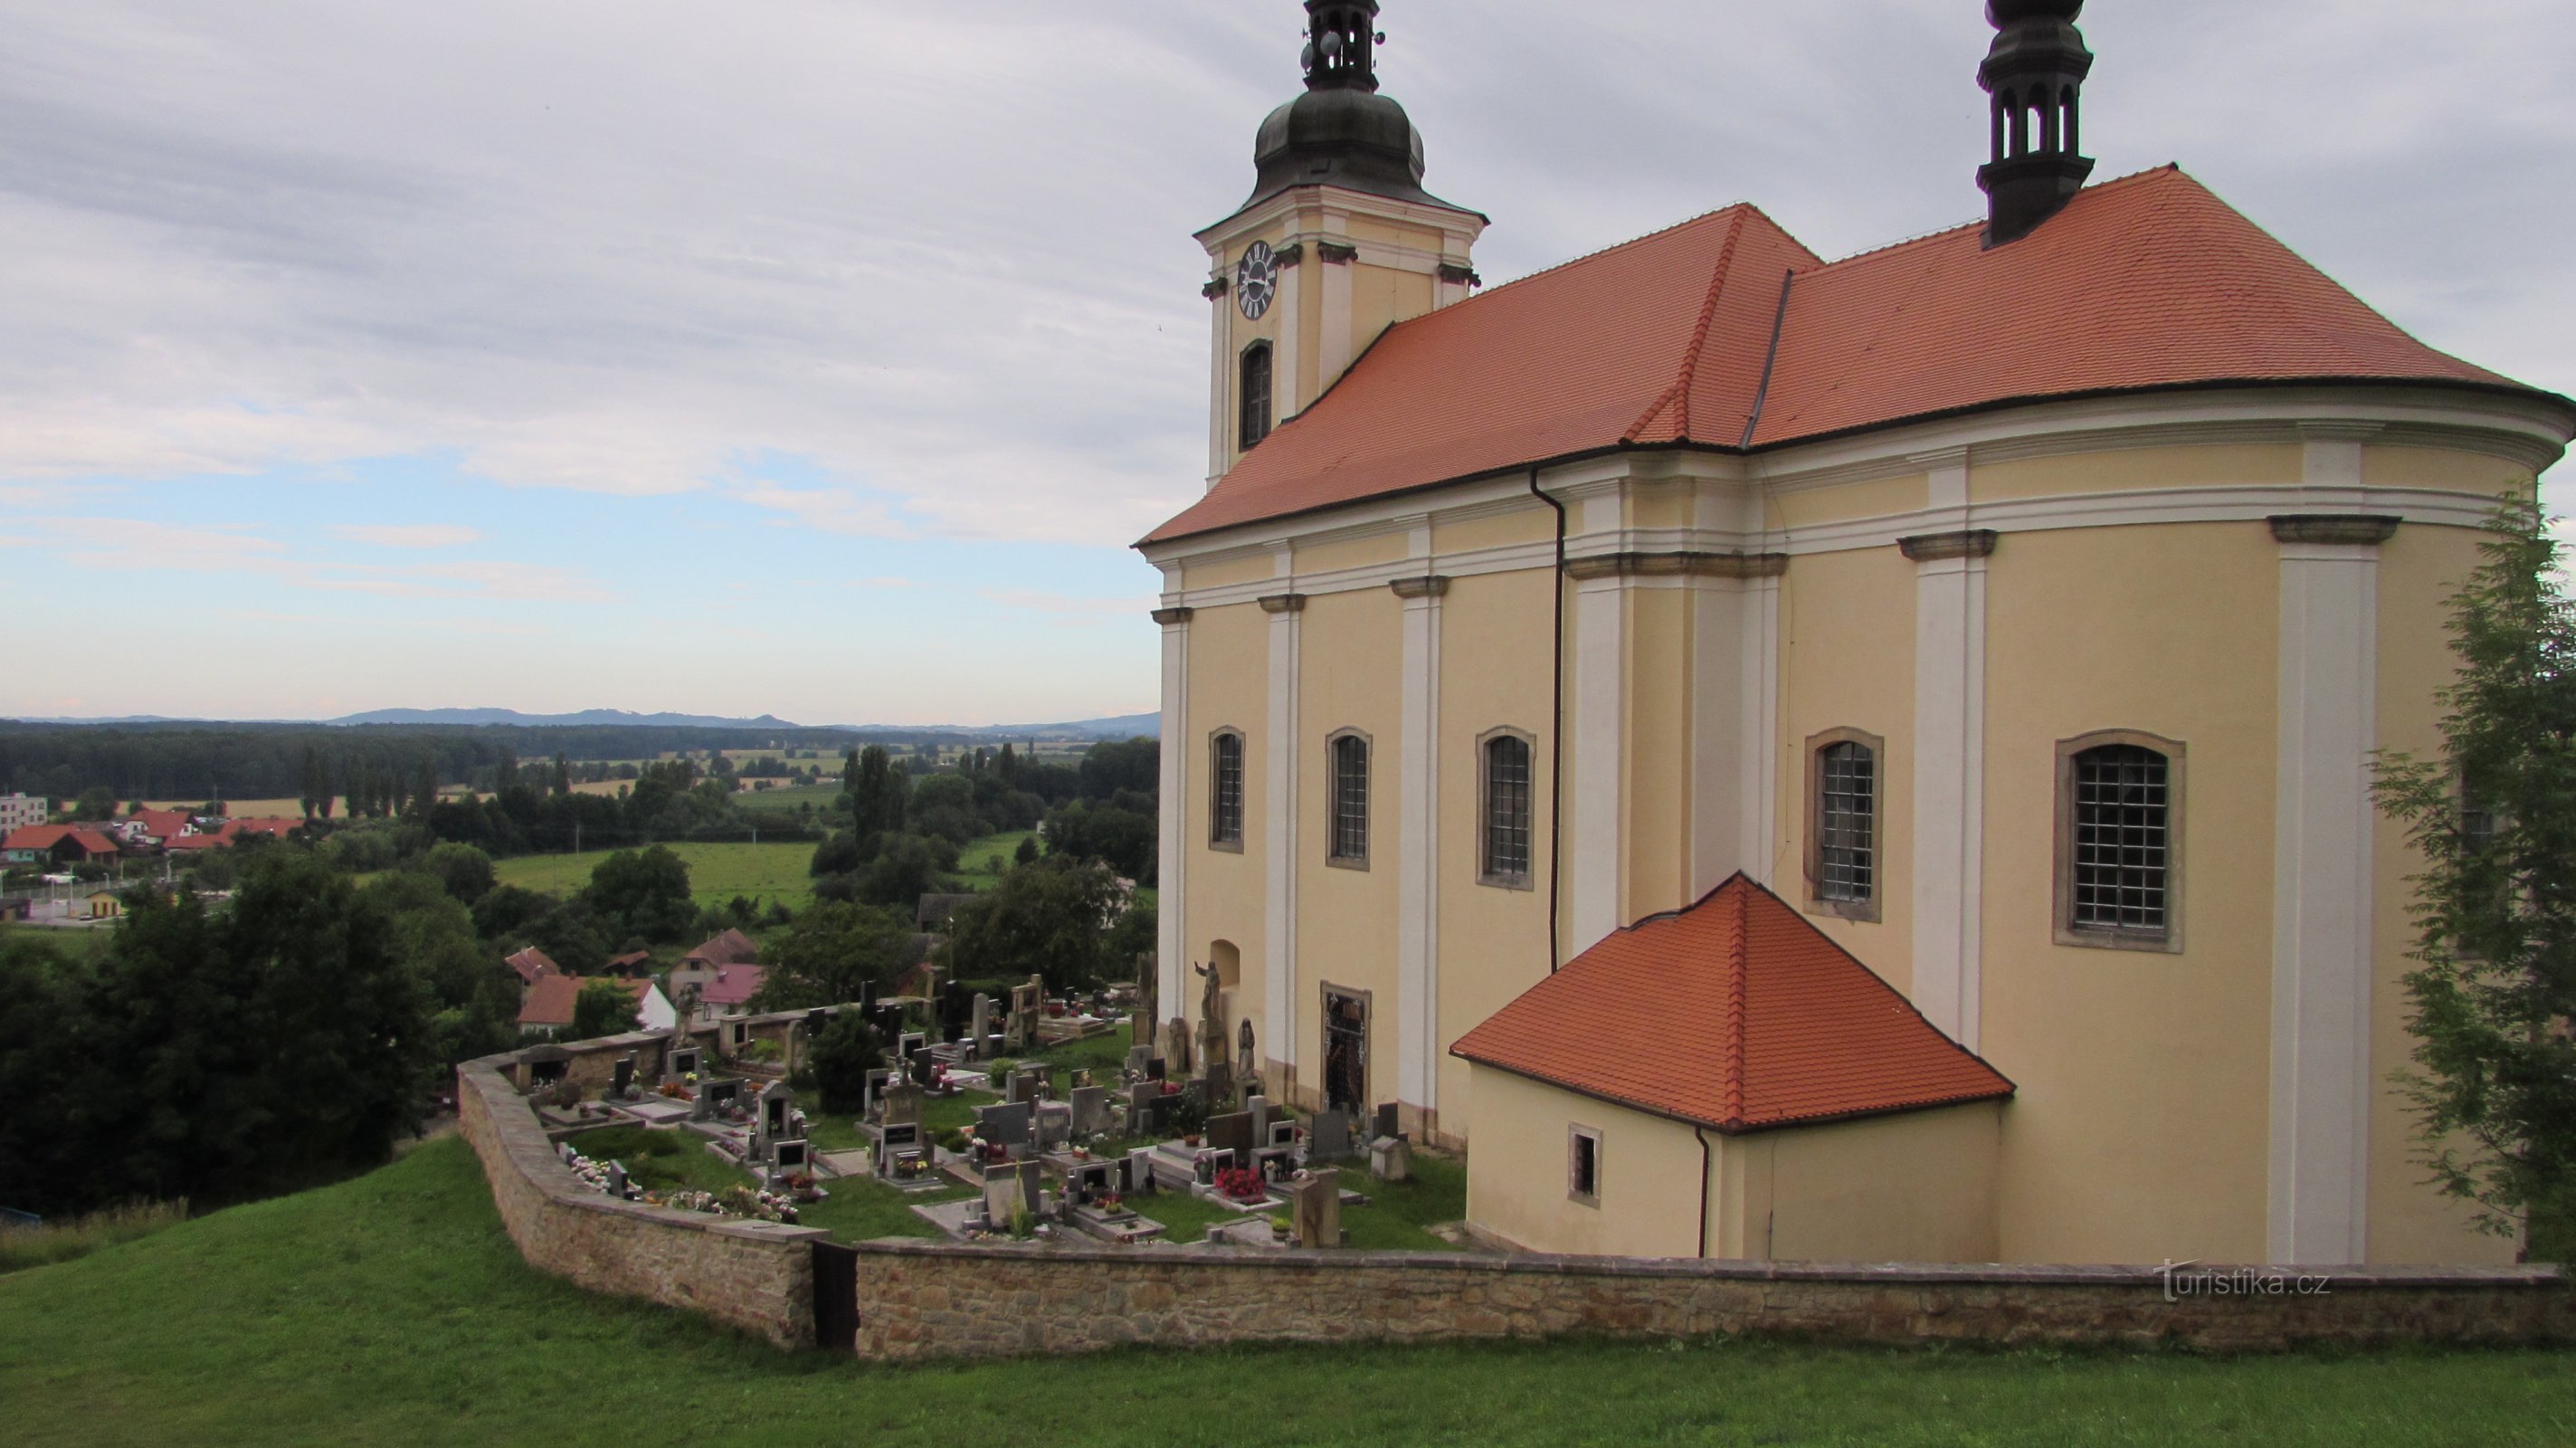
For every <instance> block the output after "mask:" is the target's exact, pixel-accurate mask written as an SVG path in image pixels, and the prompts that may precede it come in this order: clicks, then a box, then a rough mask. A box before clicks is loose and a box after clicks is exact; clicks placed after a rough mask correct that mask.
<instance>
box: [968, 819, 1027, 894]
mask: <svg viewBox="0 0 2576 1448" xmlns="http://www.w3.org/2000/svg"><path fill="white" fill-rule="evenodd" d="M1035 833H1037V832H1036V831H1035V830H1006V831H1004V832H1002V833H1001V834H998V835H985V836H982V837H981V838H978V839H972V840H968V841H967V842H966V843H965V844H964V845H961V846H959V847H958V850H957V878H958V879H959V880H960V881H962V882H964V883H963V884H962V885H961V886H960V888H961V889H967V890H990V889H992V888H993V887H994V886H995V885H998V884H1000V883H1002V875H1003V873H1004V872H1006V871H1008V870H1009V869H1010V868H1011V865H1012V863H1013V858H1014V856H1015V855H1016V854H1017V853H1018V851H1019V848H1020V841H1022V840H1025V839H1027V838H1028V837H1029V836H1031V835H1033V834H1035ZM996 855H998V856H1000V857H1001V860H1002V868H1001V869H1000V870H990V869H986V868H985V867H986V866H987V865H990V864H991V863H992V862H993V857H994V856H996Z"/></svg>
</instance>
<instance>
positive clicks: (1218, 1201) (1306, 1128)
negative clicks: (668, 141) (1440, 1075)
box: [501, 977, 1472, 1251]
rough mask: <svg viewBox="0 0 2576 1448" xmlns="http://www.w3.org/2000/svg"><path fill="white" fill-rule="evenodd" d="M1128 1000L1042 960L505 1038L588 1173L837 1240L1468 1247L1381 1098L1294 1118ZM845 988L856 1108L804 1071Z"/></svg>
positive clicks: (518, 1076)
mask: <svg viewBox="0 0 2576 1448" xmlns="http://www.w3.org/2000/svg"><path fill="white" fill-rule="evenodd" d="M1133 998H1134V992H1133V990H1132V989H1129V988H1117V989H1113V990H1110V991H1106V992H1102V993H1100V994H1099V995H1098V996H1097V997H1095V998H1092V999H1088V1000H1066V999H1062V998H1054V999H1051V998H1049V997H1048V995H1047V994H1046V991H1045V986H1044V983H1043V981H1042V980H1039V979H1037V978H1034V977H1032V978H1031V979H1030V980H1029V981H1027V982H1026V983H1024V984H1020V985H1015V986H1013V987H1012V988H1011V990H1010V993H1009V995H1008V997H1007V998H1004V999H996V998H993V997H988V996H986V995H983V994H973V995H971V996H967V997H966V998H964V999H962V1000H958V999H953V998H948V994H947V993H941V994H938V995H926V996H893V997H886V998H883V999H877V998H873V997H871V998H867V999H863V1000H861V1001H858V1002H854V1003H852V1004H850V1005H848V1006H843V1007H834V1008H829V1009H823V1010H816V1011H808V1012H786V1013H778V1014H775V1015H769V1016H754V1017H745V1018H735V1019H730V1020H726V1021H723V1022H720V1023H718V1024H717V1025H716V1026H712V1027H702V1028H699V1029H697V1030H680V1031H671V1032H658V1031H645V1032H632V1033H627V1034H621V1035H616V1036H608V1037H602V1038H599V1039H597V1040H591V1041H580V1042H570V1043H545V1044H540V1045H535V1046H531V1047H528V1048H526V1049H523V1050H521V1051H519V1052H516V1053H514V1054H513V1055H511V1056H509V1057H506V1058H501V1059H504V1060H506V1061H507V1062H508V1066H507V1072H506V1076H507V1080H508V1081H509V1083H510V1085H511V1087H512V1088H513V1089H514V1091H515V1092H516V1093H517V1094H519V1095H520V1096H522V1097H523V1098H524V1100H525V1102H526V1104H527V1106H528V1108H529V1109H530V1110H531V1111H532V1113H533V1115H534V1117H535V1119H536V1122H537V1123H538V1125H539V1126H540V1127H541V1128H542V1129H543V1130H544V1132H545V1134H546V1137H547V1139H548V1141H549V1143H550V1146H551V1149H552V1151H553V1153H554V1155H555V1158H556V1160H557V1161H558V1162H559V1163H560V1164H562V1165H563V1166H564V1167H565V1168H567V1169H568V1170H569V1171H570V1172H571V1174H572V1178H573V1180H574V1181H575V1182H576V1183H577V1184H578V1185H579V1187H581V1188H582V1189H586V1190H588V1191H593V1192H597V1193H599V1194H601V1195H603V1196H606V1197H609V1198H611V1199H613V1200H616V1201H620V1202H626V1203H631V1204H635V1205H639V1206H643V1207H648V1208H655V1209H661V1210H667V1211H674V1212H686V1213H697V1214H703V1215H706V1216H711V1217H716V1218H724V1219H740V1220H745V1221H758V1222H765V1223H771V1224H775V1225H781V1226H795V1227H802V1228H808V1229H813V1230H817V1231H820V1232H822V1233H824V1234H825V1235H826V1236H827V1237H828V1238H830V1239H833V1240H837V1241H841V1242H856V1241H866V1240H873V1239H879V1238H888V1237H913V1238H930V1239H935V1240H948V1241H953V1242H960V1243H985V1244H991V1243H1004V1242H1016V1243H1026V1244H1032V1245H1037V1246H1050V1245H1066V1246H1070V1245H1076V1244H1082V1245H1106V1246H1112V1247H1119V1248H1140V1249H1141V1248H1162V1249H1171V1248H1179V1247H1189V1248H1200V1249H1204V1248H1208V1247H1222V1248H1249V1249H1261V1250H1274V1251H1275V1250H1282V1249H1286V1248H1291V1247H1304V1248H1310V1249H1326V1248H1339V1247H1342V1246H1344V1245H1346V1244H1349V1243H1351V1242H1352V1241H1353V1240H1354V1238H1353V1235H1352V1233H1353V1228H1354V1227H1356V1228H1357V1230H1358V1233H1359V1237H1358V1240H1360V1241H1363V1242H1365V1243H1367V1244H1369V1245H1375V1246H1384V1247H1396V1248H1411V1249H1415V1250H1454V1249H1456V1248H1458V1247H1460V1246H1462V1245H1472V1244H1468V1243H1467V1241H1466V1239H1465V1237H1464V1235H1463V1231H1462V1224H1461V1222H1460V1218H1462V1217H1463V1215H1464V1210H1463V1209H1464V1171H1463V1167H1461V1166H1460V1165H1458V1164H1457V1163H1455V1162H1454V1161H1445V1160H1438V1159H1433V1158H1424V1159H1422V1167H1423V1170H1422V1171H1421V1172H1419V1173H1417V1171H1416V1170H1415V1162H1416V1158H1415V1157H1414V1155H1413V1153H1412V1150H1411V1146H1410V1143H1409V1142H1408V1141H1407V1140H1406V1139H1405V1137H1404V1135H1403V1133H1402V1132H1401V1131H1400V1130H1398V1129H1397V1123H1396V1119H1395V1110H1394V1107H1393V1106H1392V1105H1389V1106H1386V1107H1383V1108H1381V1109H1380V1110H1379V1111H1377V1112H1376V1113H1374V1114H1373V1116H1372V1119H1370V1120H1368V1121H1365V1122H1356V1121H1353V1120H1352V1119H1351V1118H1350V1116H1349V1115H1348V1114H1347V1113H1343V1112H1338V1111H1324V1112H1318V1113H1313V1114H1310V1115H1307V1116H1303V1117H1301V1116H1299V1115H1297V1114H1296V1113H1294V1112H1291V1111H1289V1110H1286V1109H1285V1108H1283V1107H1278V1106H1275V1105H1274V1104H1273V1103H1272V1102H1271V1101H1270V1099H1269V1098H1268V1097H1266V1096H1264V1095H1263V1094H1262V1092H1261V1088H1260V1082H1259V1081H1258V1080H1257V1079H1253V1078H1251V1077H1249V1076H1238V1075H1237V1074H1236V1073H1235V1072H1234V1071H1233V1070H1232V1069H1230V1065H1231V1063H1230V1062H1228V1061H1227V1060H1226V1059H1225V1058H1224V1056H1223V1055H1222V1054H1215V1055H1211V1054H1209V1053H1207V1052H1205V1051H1202V1052H1201V1053H1200V1056H1199V1060H1200V1064H1201V1069H1200V1071H1199V1072H1198V1073H1197V1074H1195V1075H1191V1074H1188V1073H1187V1072H1175V1071H1174V1070H1172V1069H1171V1065H1170V1062H1169V1061H1168V1060H1167V1059H1166V1058H1165V1057H1164V1056H1163V1055H1162V1054H1161V1053H1160V1047H1159V1043H1160V1042H1161V1041H1162V1040H1164V1039H1166V1038H1168V1036H1169V1034H1170V1033H1169V1032H1167V1031H1166V1032H1158V1031H1157V1030H1155V1029H1154V1027H1153V1024H1152V1021H1151V1018H1150V1016H1149V1014H1147V1013H1146V1012H1144V1011H1141V1010H1136V1009H1133V1004H1134V999H1133ZM1122 1007H1125V1008H1127V1009H1125V1010H1123V1012H1122V1010H1121V1008H1122ZM844 1010H855V1011H859V1012H861V1013H863V1014H864V1015H865V1016H866V1018H867V1020H868V1023H869V1025H870V1027H871V1029H872V1030H873V1032H874V1035H875V1039H876V1040H877V1041H879V1042H880V1043H882V1046H883V1054H882V1057H881V1058H880V1059H879V1063H878V1064H877V1065H876V1066H875V1067H874V1068H873V1069H870V1070H869V1071H867V1072H866V1075H865V1082H864V1093H863V1096H862V1099H861V1101H860V1103H859V1109H858V1110H857V1111H856V1112H854V1113H850V1114H847V1115H830V1114H825V1113H823V1112H822V1111H821V1109H820V1106H819V1104H818V1103H816V1102H813V1101H810V1100H808V1099H806V1098H807V1097H810V1096H811V1094H812V1093H811V1091H810V1090H809V1091H807V1092H805V1093H802V1094H800V1092H799V1091H798V1089H797V1086H796V1084H795V1083H797V1082H799V1081H803V1082H805V1083H806V1084H807V1085H808V1086H809V1087H810V1085H811V1078H810V1076H809V1075H808V1074H806V1073H805V1072H803V1071H802V1070H801V1069H800V1068H801V1067H803V1066H804V1065H805V1064H806V1063H807V1054H808V1051H809V1049H810V1043H811V1042H812V1040H813V1039H814V1037H815V1035H816V1034H817V1033H819V1032H820V1031H821V1030H822V1029H823V1028H824V1027H825V1026H826V1025H827V1024H828V1023H829V1022H830V1020H831V1019H832V1017H834V1016H835V1015H837V1014H839V1013H840V1012H842V1011H844ZM764 1045H765V1047H766V1048H765V1049H764V1048H763V1047H764ZM1381 1197H1383V1198H1384V1200H1383V1203H1381ZM1346 1217H1347V1223H1346Z"/></svg>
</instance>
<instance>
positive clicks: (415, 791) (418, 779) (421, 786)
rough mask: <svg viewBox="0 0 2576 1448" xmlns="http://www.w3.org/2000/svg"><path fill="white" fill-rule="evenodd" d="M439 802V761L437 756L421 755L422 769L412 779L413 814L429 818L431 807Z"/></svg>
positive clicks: (421, 817) (420, 817) (416, 816)
mask: <svg viewBox="0 0 2576 1448" xmlns="http://www.w3.org/2000/svg"><path fill="white" fill-rule="evenodd" d="M437 803H438V761H437V760H436V759H435V758H433V757H431V756H429V755H427V754H424V755H422V756H421V757H420V769H419V771H418V772H417V774H415V775H414V777H413V779H412V785H411V812H412V815H413V816H414V817H415V818H419V819H427V818H428V817H429V812H430V809H431V808H432V807H433V806H435V805H436V804H437Z"/></svg>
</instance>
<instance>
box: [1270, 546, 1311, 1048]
mask: <svg viewBox="0 0 2576 1448" xmlns="http://www.w3.org/2000/svg"><path fill="white" fill-rule="evenodd" d="M1287 572H1288V557H1287V555H1286V554H1285V553H1284V552H1283V553H1282V554H1281V555H1280V560H1279V574H1280V577H1281V578H1282V580H1283V583H1282V585H1281V586H1282V588H1283V590H1285V589H1286V583H1285V581H1284V580H1285V579H1286V578H1287ZM1304 603H1305V600H1304V599H1302V598H1300V597H1298V596H1297V595H1296V594H1295V593H1294V592H1288V591H1283V592H1282V593H1281V594H1279V595H1277V596H1274V597H1270V598H1265V599H1263V600H1262V607H1263V608H1264V609H1266V610H1268V611H1269V613H1270V720H1269V726H1268V731H1267V732H1268V735H1269V737H1268V739H1267V740H1266V741H1265V750H1266V755H1267V760H1268V765H1269V768H1268V771H1267V773H1268V776H1269V779H1268V788H1267V789H1266V791H1265V792H1264V795H1263V803H1262V832H1263V836H1264V851H1265V854H1266V857H1267V858H1266V861H1265V868H1266V872H1267V874H1268V877H1269V878H1268V882H1267V888H1266V889H1265V890H1264V891H1263V892H1262V895H1263V901H1264V910H1263V922H1262V923H1263V938H1264V948H1263V951H1262V980H1263V983H1264V985H1263V991H1262V1013H1261V1014H1262V1019H1261V1032H1260V1039H1261V1040H1262V1041H1263V1042H1264V1043H1265V1045H1266V1047H1267V1049H1268V1051H1269V1052H1270V1054H1271V1058H1272V1059H1274V1060H1278V1061H1281V1062H1286V1063H1291V1064H1293V1063H1294V1062H1295V1061H1296V1060H1297V1048H1298V1039H1297V756H1298V754H1299V752H1300V751H1301V750H1302V749H1303V748H1304V747H1305V744H1304V741H1303V740H1302V739H1301V738H1299V736H1298V716H1297V672H1298V657H1297V652H1298V651H1297V644H1298V621H1299V618H1300V616H1301V611H1302V609H1303V606H1304ZM1274 1074H1275V1073H1274Z"/></svg>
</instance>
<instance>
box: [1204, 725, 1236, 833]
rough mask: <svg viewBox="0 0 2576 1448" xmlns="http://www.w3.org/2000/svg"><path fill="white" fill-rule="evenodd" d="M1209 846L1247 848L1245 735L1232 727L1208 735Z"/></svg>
mask: <svg viewBox="0 0 2576 1448" xmlns="http://www.w3.org/2000/svg"><path fill="white" fill-rule="evenodd" d="M1208 846H1209V848H1211V849H1218V850H1241V849H1242V848H1243V736H1242V735H1241V734H1239V733H1237V732H1235V731H1234V730H1232V729H1219V730H1218V731H1216V733H1214V734H1212V735H1210V736H1209V737H1208Z"/></svg>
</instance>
